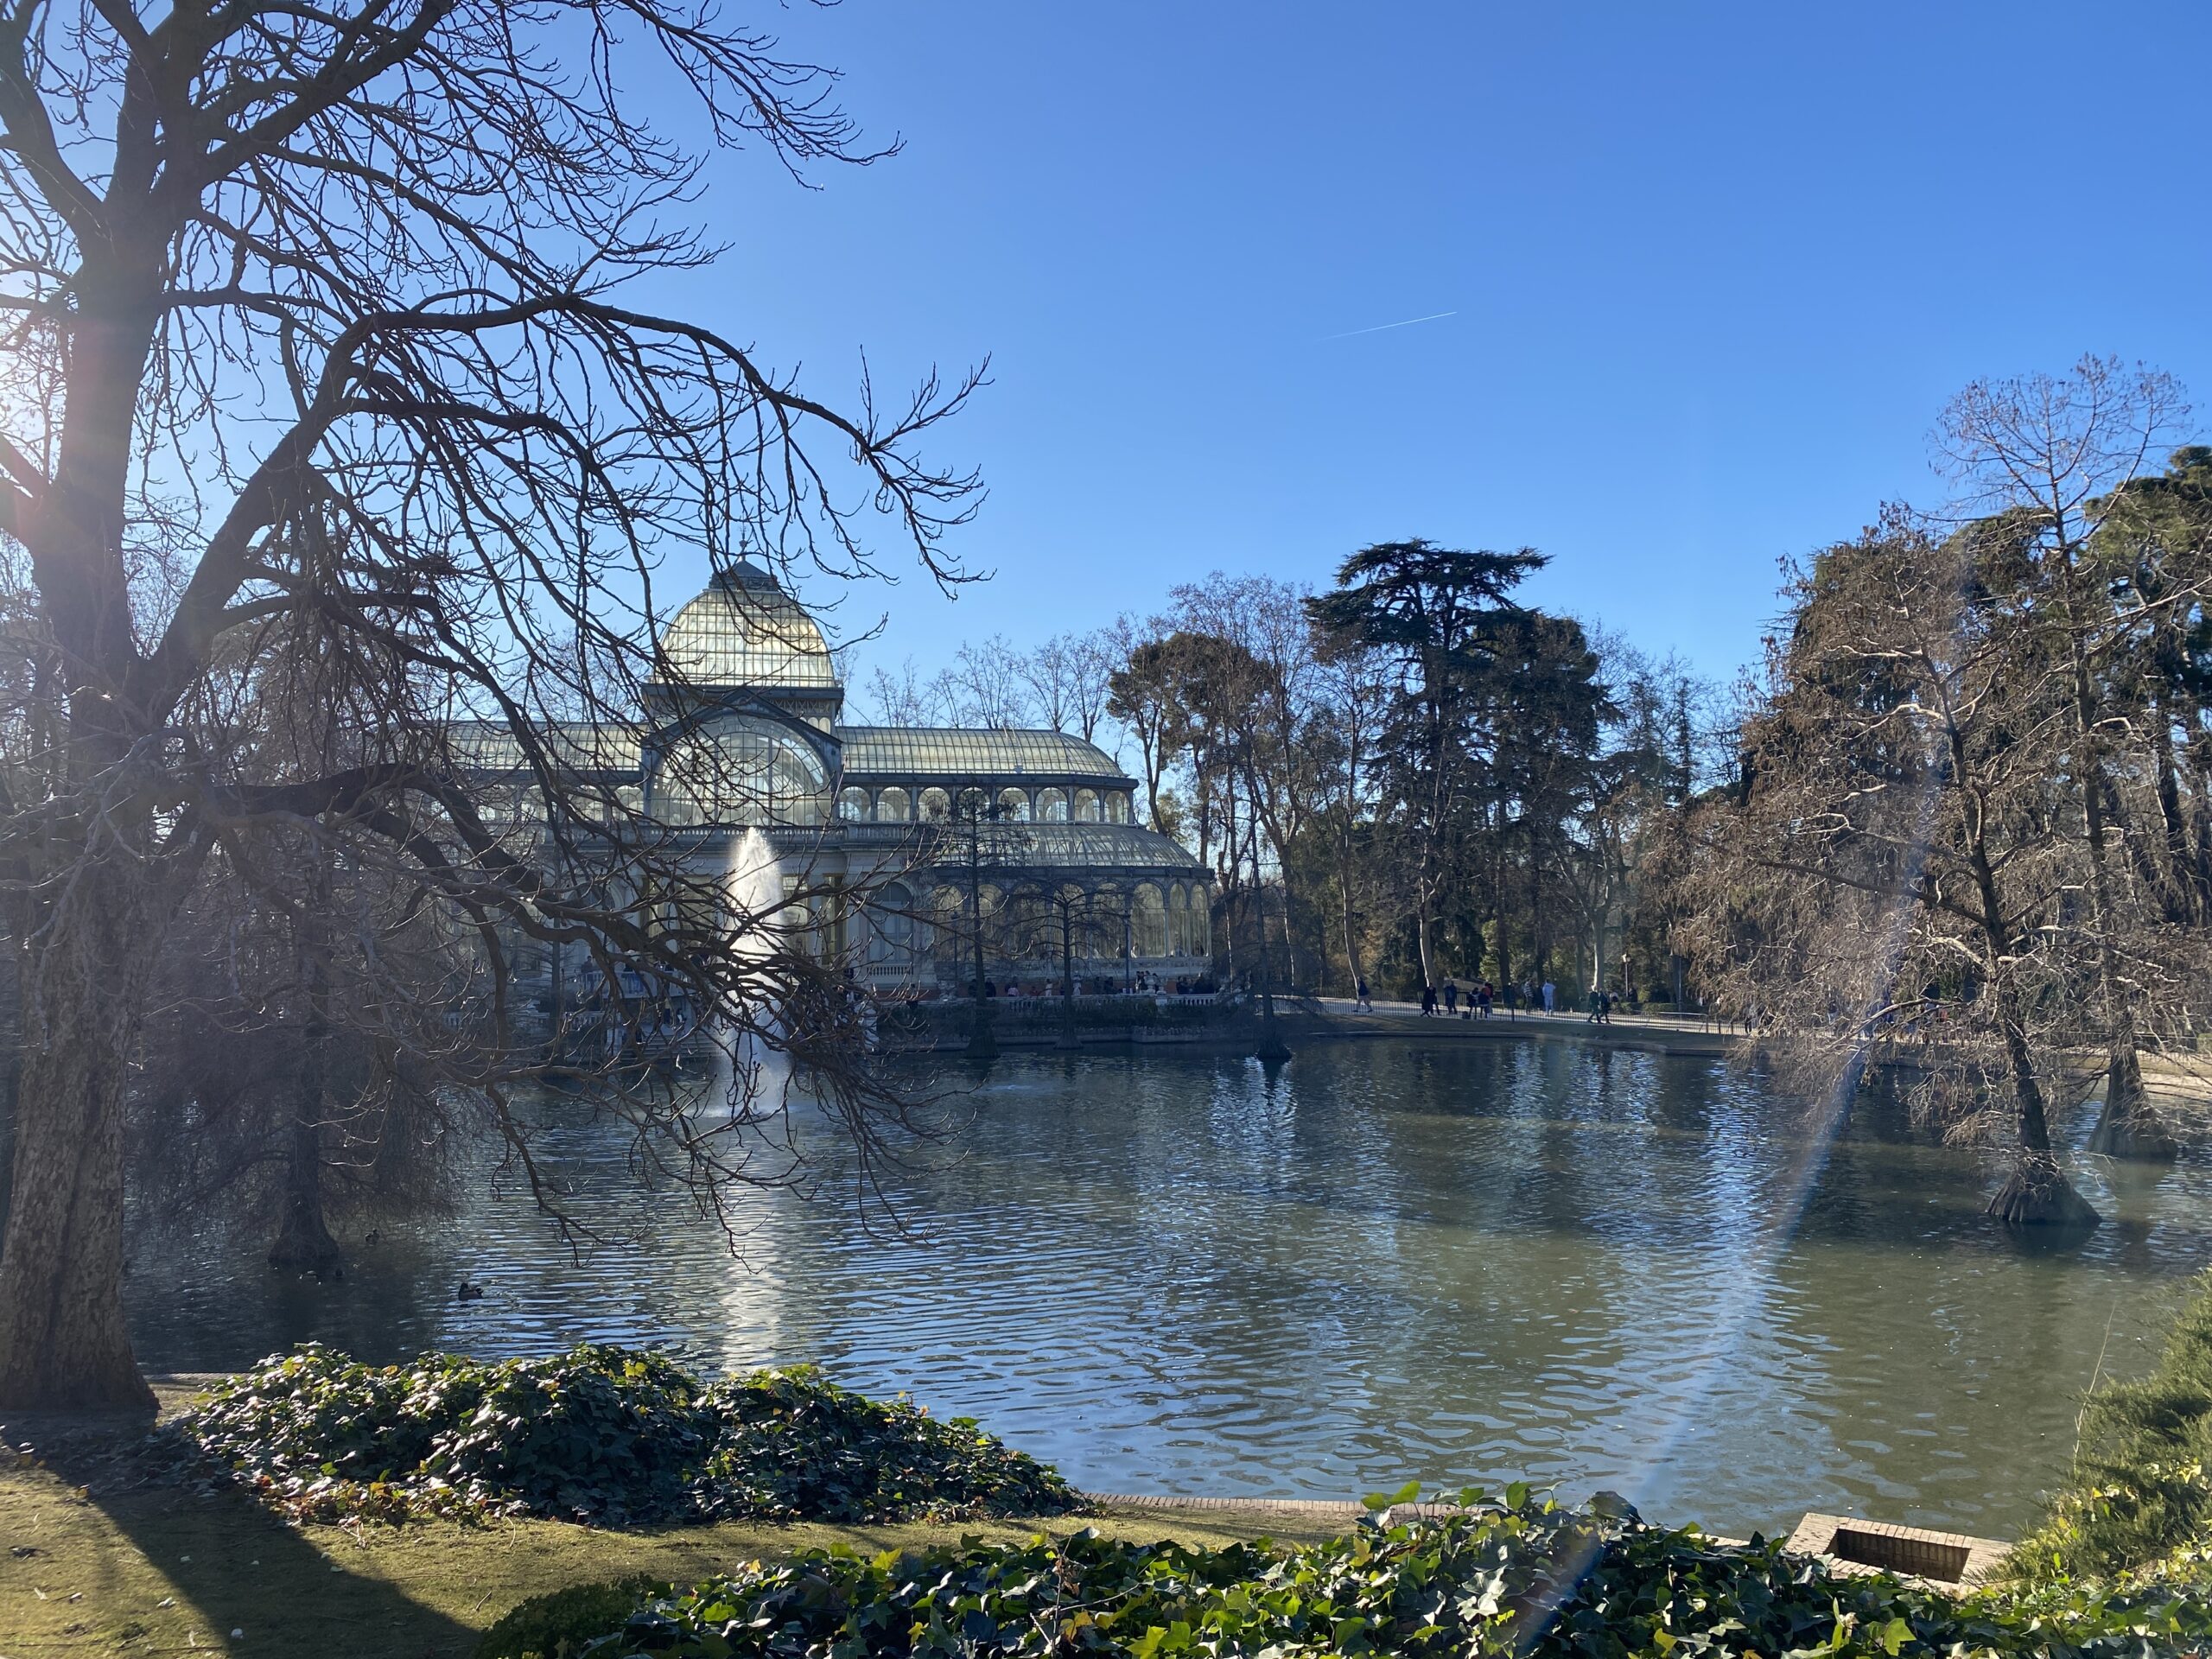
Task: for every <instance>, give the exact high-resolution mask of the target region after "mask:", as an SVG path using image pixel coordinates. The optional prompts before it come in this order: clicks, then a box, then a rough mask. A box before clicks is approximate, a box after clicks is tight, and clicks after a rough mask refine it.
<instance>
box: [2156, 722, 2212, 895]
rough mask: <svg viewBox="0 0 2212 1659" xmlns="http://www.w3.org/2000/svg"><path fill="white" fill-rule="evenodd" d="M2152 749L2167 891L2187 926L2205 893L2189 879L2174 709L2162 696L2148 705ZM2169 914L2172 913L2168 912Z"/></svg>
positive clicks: (2191, 872)
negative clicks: (2176, 752) (2175, 740)
mask: <svg viewBox="0 0 2212 1659" xmlns="http://www.w3.org/2000/svg"><path fill="white" fill-rule="evenodd" d="M2151 750H2152V755H2153V757H2154V758H2155V759H2156V760H2157V763H2158V825H2159V828H2160V829H2161V830H2162V831H2163V832H2164V840H2165V855H2166V880H2167V882H2168V887H2167V892H2168V893H2169V894H2170V895H2171V899H2172V901H2173V904H2174V906H2175V909H2176V911H2177V912H2178V913H2176V914H2174V915H2173V919H2174V920H2175V921H2177V923H2179V924H2181V925H2184V926H2186V925H2188V924H2189V923H2190V922H2192V921H2196V920H2200V919H2202V917H2203V915H2204V895H2203V894H2202V893H2201V892H2200V891H2198V889H2197V886H2196V882H2195V881H2194V880H2191V879H2190V878H2191V876H2192V875H2193V874H2194V871H2193V870H2192V869H2191V868H2190V849H2189V827H2188V825H2187V824H2185V823H2183V821H2182V812H2181V769H2180V767H2179V766H2177V765H2176V764H2175V761H2174V717H2173V710H2172V709H2171V708H2169V707H2168V706H2167V700H2166V699H2165V698H2164V697H2159V698H2157V699H2154V700H2153V702H2152V705H2151ZM2170 913H2171V912H2170Z"/></svg>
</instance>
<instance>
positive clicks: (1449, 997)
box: [1444, 978, 1459, 1020]
mask: <svg viewBox="0 0 2212 1659" xmlns="http://www.w3.org/2000/svg"><path fill="white" fill-rule="evenodd" d="M1457 1013H1459V981H1458V980H1456V979H1451V978H1446V980H1445V982H1444V1017H1445V1018H1446V1019H1447V1020H1448V1019H1450V1018H1451V1017H1452V1015H1453V1014H1457Z"/></svg>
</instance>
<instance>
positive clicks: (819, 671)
mask: <svg viewBox="0 0 2212 1659" xmlns="http://www.w3.org/2000/svg"><path fill="white" fill-rule="evenodd" d="M660 658H661V667H660V669H659V671H658V673H657V674H656V675H655V676H654V677H655V678H656V679H658V680H660V681H661V682H663V683H668V682H670V681H675V682H677V683H682V684H685V685H689V686H821V687H834V686H835V685H836V683H837V670H836V664H834V663H832V662H831V661H830V658H829V645H828V644H827V643H826V642H825V641H824V640H823V638H822V630H821V628H820V626H817V624H816V622H815V620H814V619H813V618H812V617H810V616H809V615H808V614H807V613H806V611H805V610H804V607H801V606H800V604H799V602H798V601H797V600H795V599H793V598H792V597H791V595H790V594H787V593H785V591H784V588H783V584H782V583H781V582H778V581H777V580H776V578H775V576H774V575H772V573H770V572H768V571H766V570H764V569H761V568H760V566H759V565H757V564H755V563H753V561H752V560H750V559H740V560H739V561H738V562H737V563H735V564H734V565H733V566H731V567H730V568H729V569H727V570H720V571H717V572H715V579H714V580H713V581H712V582H709V584H708V585H707V591H706V592H705V593H703V594H700V595H699V596H698V598H696V599H695V600H693V601H690V603H689V604H688V605H686V606H684V607H683V609H682V610H680V611H678V612H677V613H676V614H675V616H674V617H672V618H671V619H670V621H669V625H668V629H667V632H664V634H662V636H661V641H660Z"/></svg>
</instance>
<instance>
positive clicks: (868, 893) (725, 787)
mask: <svg viewBox="0 0 2212 1659" xmlns="http://www.w3.org/2000/svg"><path fill="white" fill-rule="evenodd" d="M661 657H662V659H663V661H664V664H666V667H665V669H664V671H663V672H662V673H661V674H660V675H658V677H656V679H655V680H654V681H653V682H652V683H648V684H647V685H646V686H645V689H644V698H643V701H644V704H645V706H644V707H643V709H641V710H640V711H639V720H638V721H637V722H636V724H635V726H634V727H632V728H628V729H626V730H621V731H610V730H608V729H607V728H603V727H601V728H566V729H563V730H562V731H560V732H558V733H556V734H553V735H554V737H555V738H556V741H558V742H559V743H561V744H563V745H565V746H567V747H568V748H569V750H570V759H571V761H572V764H574V765H575V766H576V768H577V770H578V771H579V772H580V773H582V775H583V776H585V777H586V778H588V779H589V781H590V782H591V783H592V784H594V785H596V786H598V787H601V788H603V789H606V790H607V791H610V792H612V793H616V794H619V795H620V798H622V799H623V800H624V801H625V802H626V803H627V804H631V805H633V806H641V807H642V808H643V809H644V810H645V813H646V814H647V815H648V816H649V817H651V818H652V819H653V820H655V821H657V822H658V823H660V824H662V825H664V826H666V828H667V829H668V831H669V833H670V834H671V835H675V836H681V837H683V839H684V842H685V843H686V847H687V855H688V856H689V857H690V858H694V859H696V861H697V862H698V865H699V867H700V868H702V870H720V869H723V868H728V864H729V861H730V859H731V855H732V852H733V849H734V845H735V843H736V842H737V841H738V840H739V839H740V838H741V836H743V835H744V834H745V833H746V832H747V829H753V828H758V829H760V831H761V833H762V834H763V835H764V836H766V837H767V839H768V841H769V842H770V844H771V845H772V847H773V849H774V850H775V852H776V854H777V855H778V859H779V863H780V864H781V865H782V867H783V869H784V871H785V876H784V880H785V883H786V885H787V886H789V885H792V884H796V883H797V882H798V881H800V880H802V879H803V880H804V881H805V882H806V884H807V885H808V887H810V888H814V889H822V888H827V889H829V890H830V891H832V892H836V893H849V894H850V895H851V898H850V899H849V901H845V902H839V903H834V904H832V905H830V906H827V907H826V911H825V913H824V914H823V917H822V919H821V924H820V926H821V930H822V934H823V939H824V941H825V946H826V948H831V949H836V950H840V951H842V953H843V954H844V955H845V956H846V957H847V959H848V960H849V962H850V963H852V964H853V969H854V972H855V976H856V977H859V978H861V980H863V981H865V982H868V983H869V984H871V985H872V986H874V987H875V988H878V989H879V990H884V991H892V990H906V991H912V992H920V993H924V994H928V993H931V992H936V991H939V990H942V991H944V992H947V993H950V994H955V995H958V994H964V993H965V992H966V991H968V990H969V988H970V987H971V986H972V983H973V981H974V977H975V973H976V962H975V953H976V944H977V941H978V940H979V938H980V940H981V943H982V950H983V956H984V973H985V976H986V977H987V978H988V980H989V981H991V982H992V983H993V985H994V986H995V987H1006V986H1009V985H1030V986H1033V987H1034V988H1048V987H1049V988H1058V986H1059V985H1060V984H1061V983H1062V982H1063V981H1064V978H1065V977H1066V976H1072V977H1073V978H1074V979H1076V980H1077V982H1078V988H1080V989H1083V990H1085V991H1108V990H1118V989H1121V988H1124V987H1127V986H1128V985H1131V984H1134V983H1136V982H1140V981H1145V982H1156V983H1160V984H1170V983H1173V982H1176V981H1184V982H1190V981H1194V980H1197V979H1198V978H1200V977H1202V976H1205V974H1206V973H1208V972H1209V971H1210V964H1211V931H1210V921H1209V918H1210V912H1211V885H1210V882H1209V879H1208V874H1207V872H1206V870H1205V868H1204V867H1203V866H1202V865H1201V864H1200V863H1199V862H1198V860H1197V859H1195V858H1193V857H1192V855H1190V854H1189V853H1187V852H1185V850H1184V849H1182V848H1181V847H1180V846H1179V845H1177V844H1176V843H1175V842H1173V841H1172V840H1170V839H1168V838H1167V837H1166V836H1162V835H1159V834H1157V833H1155V832H1154V831H1153V830H1150V829H1144V828H1142V827H1141V826H1140V825H1139V824H1137V823H1135V810H1134V802H1133V792H1134V791H1135V780H1133V779H1130V778H1128V777H1127V776H1125V775H1124V774H1123V773H1122V770H1121V768H1120V767H1119V766H1117V765H1116V763H1115V761H1114V760H1113V759H1112V758H1111V757H1110V756H1109V755H1108V754H1107V753H1105V752H1104V751H1103V750H1102V749H1100V748H1098V747H1096V745H1094V744H1091V743H1087V742H1084V741H1082V740H1081V739H1079V738H1075V737H1071V736H1068V735H1067V734H1064V733H1061V732H1057V731H1017V730H987V731H977V730H968V729H963V728H943V727H906V726H848V725H844V724H842V723H841V719H840V717H841V715H842V714H843V712H844V702H845V696H844V688H843V686H842V684H841V683H839V680H838V677H837V671H836V664H835V662H834V661H833V659H832V658H831V656H830V653H829V648H828V645H827V644H826V643H825V641H824V640H823V635H822V631H821V629H820V627H819V626H817V624H816V622H815V620H814V619H813V618H812V617H811V616H810V615H809V614H808V613H806V611H805V610H804V608H803V607H801V606H800V605H799V604H798V602H797V601H795V600H793V599H792V598H791V595H790V594H788V593H786V592H785V590H784V588H783V587H782V586H781V584H780V583H779V582H777V581H776V579H775V577H774V576H773V575H771V574H770V573H769V572H767V571H766V570H763V569H760V567H759V566H757V565H754V564H753V563H750V562H747V561H740V562H739V563H738V564H737V565H736V566H735V568H734V569H731V570H729V571H728V572H725V573H723V574H721V575H717V576H716V577H715V580H714V582H712V583H711V584H710V585H709V588H707V590H706V592H704V593H702V594H700V595H699V596H698V597H697V598H696V599H694V600H692V601H690V603H688V604H687V605H685V606H684V607H683V608H682V609H681V610H680V611H678V612H677V614H676V615H675V617H674V618H673V619H672V620H671V622H670V624H669V626H668V628H667V629H666V631H665V632H664V636H663V638H662V640H661ZM454 736H455V739H456V741H457V743H458V744H459V746H460V747H461V748H462V749H463V751H464V752H465V753H467V756H468V758H469V760H470V763H471V765H472V766H473V767H474V770H475V771H476V772H477V773H478V775H479V776H480V777H481V778H482V779H483V781H484V786H485V789H486V798H487V800H491V801H493V802H495V803H496V801H497V800H498V799H499V784H500V780H501V779H502V777H503V776H505V777H506V778H508V779H513V778H514V777H515V776H516V771H517V768H518V766H519V764H520V756H519V754H518V753H517V751H516V747H515V745H514V744H513V742H512V739H511V738H509V737H508V736H507V735H506V734H505V731H504V730H502V729H500V728H492V727H484V728H456V730H455V733H454ZM519 793H520V791H518V794H519ZM539 971H540V972H542V973H543V975H544V976H547V977H549V978H553V979H556V980H557V979H558V977H559V968H558V964H545V965H543V967H542V968H541V969H540V970H539Z"/></svg>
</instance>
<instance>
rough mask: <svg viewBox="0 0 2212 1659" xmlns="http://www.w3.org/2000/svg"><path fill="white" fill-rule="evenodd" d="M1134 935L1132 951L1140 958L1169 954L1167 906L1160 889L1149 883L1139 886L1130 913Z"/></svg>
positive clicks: (1131, 928) (1131, 929)
mask: <svg viewBox="0 0 2212 1659" xmlns="http://www.w3.org/2000/svg"><path fill="white" fill-rule="evenodd" d="M1129 924H1130V931H1131V933H1132V935H1133V938H1132V940H1131V943H1130V947H1129V948H1130V950H1132V951H1133V952H1134V953H1135V954H1136V955H1137V956H1140V957H1164V956H1166V954H1167V906H1166V904H1165V903H1164V902H1163V901H1162V900H1161V899H1160V889H1159V888H1158V887H1154V886H1153V885H1152V883H1151V882H1149V881H1141V882H1139V883H1138V884H1137V891H1136V899H1135V904H1134V905H1133V906H1131V909H1130V913H1129Z"/></svg>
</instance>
